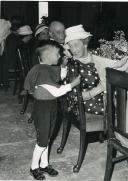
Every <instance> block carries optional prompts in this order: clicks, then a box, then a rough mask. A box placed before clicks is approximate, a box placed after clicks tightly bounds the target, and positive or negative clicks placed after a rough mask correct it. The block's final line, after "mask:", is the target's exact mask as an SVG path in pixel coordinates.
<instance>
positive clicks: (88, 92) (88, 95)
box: [82, 91, 92, 101]
mask: <svg viewBox="0 0 128 181" xmlns="http://www.w3.org/2000/svg"><path fill="white" fill-rule="evenodd" d="M82 96H83V100H84V101H86V100H89V99H91V98H92V96H91V94H90V91H84V92H82Z"/></svg>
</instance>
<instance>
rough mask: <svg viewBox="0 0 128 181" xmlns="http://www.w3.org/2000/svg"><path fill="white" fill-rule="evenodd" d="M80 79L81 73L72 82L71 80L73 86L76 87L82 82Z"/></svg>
mask: <svg viewBox="0 0 128 181" xmlns="http://www.w3.org/2000/svg"><path fill="white" fill-rule="evenodd" d="M80 80H81V76H80V75H79V76H78V77H76V78H75V79H74V80H73V81H72V82H71V87H72V88H73V87H75V86H77V85H79V84H80Z"/></svg>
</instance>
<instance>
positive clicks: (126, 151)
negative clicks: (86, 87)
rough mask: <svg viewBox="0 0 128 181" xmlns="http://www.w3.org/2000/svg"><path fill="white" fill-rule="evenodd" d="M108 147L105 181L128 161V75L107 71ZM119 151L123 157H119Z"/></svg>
mask: <svg viewBox="0 0 128 181" xmlns="http://www.w3.org/2000/svg"><path fill="white" fill-rule="evenodd" d="M106 78H107V83H106V85H107V122H108V146H107V160H106V171H105V176H104V181H110V180H111V176H112V172H113V169H114V164H115V163H117V162H120V161H123V160H125V159H128V128H127V122H126V120H127V116H126V113H127V111H126V110H127V90H128V84H127V82H128V73H126V72H121V71H119V70H114V69H111V68H107V69H106ZM117 151H119V152H120V153H121V155H120V156H119V155H117Z"/></svg>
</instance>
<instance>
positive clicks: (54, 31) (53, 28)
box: [49, 21, 65, 44]
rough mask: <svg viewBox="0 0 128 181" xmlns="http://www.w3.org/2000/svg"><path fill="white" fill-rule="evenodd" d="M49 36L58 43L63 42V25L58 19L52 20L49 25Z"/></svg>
mask: <svg viewBox="0 0 128 181" xmlns="http://www.w3.org/2000/svg"><path fill="white" fill-rule="evenodd" d="M49 36H50V38H52V39H54V40H55V41H57V42H58V43H60V44H63V43H64V39H65V26H64V24H63V23H61V22H59V21H53V22H51V23H50V25H49Z"/></svg>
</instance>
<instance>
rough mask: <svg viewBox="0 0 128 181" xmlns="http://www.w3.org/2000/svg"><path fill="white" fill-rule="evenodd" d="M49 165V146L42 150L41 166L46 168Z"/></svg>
mask: <svg viewBox="0 0 128 181" xmlns="http://www.w3.org/2000/svg"><path fill="white" fill-rule="evenodd" d="M47 166H48V146H47V147H46V148H45V150H44V151H43V152H42V155H41V160H40V167H41V168H45V167H47Z"/></svg>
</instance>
